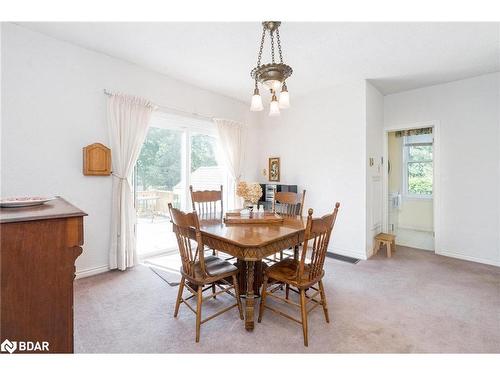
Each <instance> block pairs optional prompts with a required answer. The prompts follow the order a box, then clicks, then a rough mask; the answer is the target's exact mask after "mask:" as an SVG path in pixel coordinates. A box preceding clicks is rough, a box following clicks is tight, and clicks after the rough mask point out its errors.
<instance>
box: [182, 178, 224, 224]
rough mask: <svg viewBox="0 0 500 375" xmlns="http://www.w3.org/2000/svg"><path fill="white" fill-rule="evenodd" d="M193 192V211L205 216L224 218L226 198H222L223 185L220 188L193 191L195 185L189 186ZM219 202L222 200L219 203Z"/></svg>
mask: <svg viewBox="0 0 500 375" xmlns="http://www.w3.org/2000/svg"><path fill="white" fill-rule="evenodd" d="M189 191H190V192H191V203H192V204H193V211H196V212H197V213H198V215H200V216H201V217H203V218H207V219H209V218H218V217H221V218H222V213H223V211H224V203H223V202H224V200H223V199H222V197H223V195H222V185H221V186H220V190H199V191H193V185H190V186H189ZM218 202H220V203H219V204H218Z"/></svg>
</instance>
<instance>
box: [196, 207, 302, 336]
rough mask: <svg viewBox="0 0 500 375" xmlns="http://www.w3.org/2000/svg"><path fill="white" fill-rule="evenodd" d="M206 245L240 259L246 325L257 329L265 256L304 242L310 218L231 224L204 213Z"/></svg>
mask: <svg viewBox="0 0 500 375" xmlns="http://www.w3.org/2000/svg"><path fill="white" fill-rule="evenodd" d="M199 219H200V232H201V235H202V240H203V244H204V245H205V246H207V247H209V248H211V249H213V250H216V251H220V252H222V253H225V254H229V255H231V256H233V257H235V258H236V259H237V266H238V268H239V269H240V273H239V283H240V290H241V295H242V297H243V299H244V300H245V328H246V330H247V331H252V330H253V329H254V309H255V299H256V298H257V297H258V296H259V290H260V286H261V284H262V281H263V270H264V268H265V267H266V265H265V263H264V262H263V259H265V258H268V257H270V256H273V255H274V254H276V253H278V252H280V251H282V250H286V249H290V248H292V249H295V256H297V247H298V245H299V244H300V243H302V242H303V239H304V232H305V227H306V222H307V218H304V217H301V216H295V215H293V216H288V215H285V216H283V221H282V222H279V223H265V224H255V223H248V224H247V223H245V224H228V223H225V222H224V219H223V217H222V216H215V217H214V216H212V217H204V216H203V215H202V216H200V218H199Z"/></svg>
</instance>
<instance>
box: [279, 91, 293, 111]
mask: <svg viewBox="0 0 500 375" xmlns="http://www.w3.org/2000/svg"><path fill="white" fill-rule="evenodd" d="M279 103H280V108H290V94H288V91H281V94H280V102H279Z"/></svg>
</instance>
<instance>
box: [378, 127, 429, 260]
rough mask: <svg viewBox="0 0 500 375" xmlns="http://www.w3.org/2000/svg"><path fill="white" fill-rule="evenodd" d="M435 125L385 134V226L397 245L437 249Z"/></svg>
mask: <svg viewBox="0 0 500 375" xmlns="http://www.w3.org/2000/svg"><path fill="white" fill-rule="evenodd" d="M436 132H437V128H436V126H435V123H426V124H414V125H408V126H405V127H401V128H398V127H395V128H392V129H386V131H385V141H384V143H385V159H386V160H387V166H386V168H385V171H384V174H385V176H384V192H385V197H386V199H387V200H386V204H384V206H385V207H384V208H385V209H384V227H385V228H386V231H387V232H388V233H392V234H395V235H396V244H398V245H401V246H408V247H412V248H416V249H422V250H428V251H435V250H436V236H435V233H436V225H435V224H436V212H437V210H436V196H437V194H436V192H437V188H436V185H437V184H436V177H435V176H436V175H437V173H436V165H437V164H436V159H437V153H436V149H437V143H436V142H437V135H436Z"/></svg>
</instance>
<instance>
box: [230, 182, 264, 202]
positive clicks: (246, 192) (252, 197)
mask: <svg viewBox="0 0 500 375" xmlns="http://www.w3.org/2000/svg"><path fill="white" fill-rule="evenodd" d="M236 194H237V195H238V196H239V197H242V198H243V199H244V200H245V201H246V202H250V203H252V204H256V203H257V202H258V201H259V198H260V197H261V196H262V188H261V187H260V184H259V183H257V182H245V181H239V182H238V185H237V187H236Z"/></svg>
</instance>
